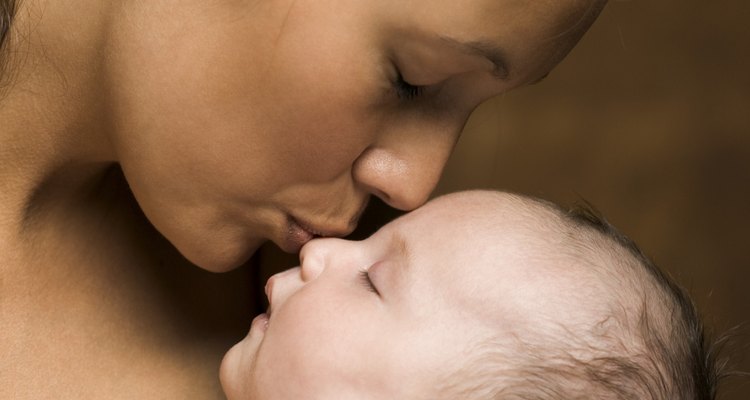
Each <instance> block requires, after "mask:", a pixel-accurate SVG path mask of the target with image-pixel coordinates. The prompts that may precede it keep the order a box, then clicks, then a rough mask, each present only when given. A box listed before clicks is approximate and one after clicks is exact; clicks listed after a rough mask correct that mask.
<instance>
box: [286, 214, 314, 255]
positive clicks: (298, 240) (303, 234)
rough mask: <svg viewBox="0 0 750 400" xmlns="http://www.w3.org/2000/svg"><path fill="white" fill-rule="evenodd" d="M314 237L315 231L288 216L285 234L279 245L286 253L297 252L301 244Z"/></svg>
mask: <svg viewBox="0 0 750 400" xmlns="http://www.w3.org/2000/svg"><path fill="white" fill-rule="evenodd" d="M314 237H315V233H313V232H310V231H309V230H307V229H305V228H303V227H302V225H300V224H299V223H298V222H297V220H296V219H294V218H293V217H289V218H288V221H287V231H286V236H285V237H284V241H283V243H282V244H281V245H280V246H279V247H281V250H284V251H285V252H287V253H298V252H299V250H300V249H301V248H302V246H304V244H305V243H307V242H309V241H311V240H312V239H313V238H314Z"/></svg>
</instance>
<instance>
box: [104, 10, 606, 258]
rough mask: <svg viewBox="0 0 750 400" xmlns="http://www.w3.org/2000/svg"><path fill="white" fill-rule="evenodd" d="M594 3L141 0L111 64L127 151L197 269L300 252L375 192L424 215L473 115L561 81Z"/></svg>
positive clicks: (126, 160) (131, 168) (120, 135)
mask: <svg viewBox="0 0 750 400" xmlns="http://www.w3.org/2000/svg"><path fill="white" fill-rule="evenodd" d="M593 1H594V0H549V1H523V0H469V1H462V2H456V1H448V0H437V1H436V0H430V1H427V0H424V1H420V0H418V1H408V2H403V1H396V0H392V1H391V0H383V1H351V0H296V1H294V0H275V1H272V0H260V1H229V0H215V1H210V2H206V1H198V0H189V1H177V0H171V1H164V2H157V3H153V2H135V3H136V4H133V5H132V9H129V10H127V17H124V18H119V19H118V20H117V22H116V23H115V27H114V29H113V30H112V32H113V34H112V38H113V40H112V45H111V54H110V55H109V57H108V60H109V61H108V63H107V65H105V66H104V67H103V68H106V69H107V71H109V72H111V75H110V76H111V79H110V80H109V82H107V83H106V84H107V85H108V86H107V90H108V93H109V94H110V95H111V97H110V98H111V101H112V105H113V106H112V108H111V109H112V117H113V120H114V126H113V127H112V132H113V133H112V135H111V136H112V138H111V139H112V144H113V147H114V148H115V152H116V154H117V157H118V160H119V161H120V162H121V165H122V167H123V170H124V172H125V175H126V176H127V178H128V181H129V183H130V185H131V187H132V189H133V193H134V194H135V196H136V198H137V199H138V202H139V204H140V205H141V207H142V208H143V210H144V212H145V213H146V215H147V216H148V217H149V219H150V220H151V221H152V223H153V224H154V225H155V226H156V227H157V229H159V230H160V231H161V232H162V233H163V234H164V235H165V236H166V237H167V238H168V239H169V240H170V241H171V242H172V243H173V244H174V245H175V246H176V247H177V248H178V249H179V250H180V251H181V252H182V253H183V254H184V255H185V256H186V257H187V258H188V259H190V260H191V261H193V262H194V263H196V264H198V265H200V266H202V267H204V268H206V269H209V270H214V271H224V270H228V269H231V268H233V267H236V266H237V265H240V264H241V263H242V262H244V261H245V260H246V259H247V258H248V257H249V256H250V255H252V253H253V252H254V251H255V250H256V248H257V247H258V246H259V245H260V244H262V243H263V242H265V241H266V240H272V241H273V242H275V243H276V244H277V245H279V247H281V248H282V249H284V250H286V251H289V252H294V251H297V250H298V249H299V248H300V247H301V245H302V244H304V243H305V242H306V241H308V240H309V239H311V238H312V237H313V236H320V235H323V236H340V235H345V234H347V233H349V232H350V231H351V230H352V229H353V228H354V226H355V225H356V222H357V219H358V217H359V215H360V213H361V211H362V210H363V208H364V206H365V204H366V202H367V199H368V197H369V196H370V195H373V194H374V195H376V196H379V197H381V198H382V199H383V200H384V201H386V202H387V203H389V204H390V205H391V206H393V207H396V208H400V209H405V210H407V209H412V208H414V207H416V206H418V205H420V204H422V203H423V202H424V201H425V200H426V199H427V197H428V195H429V194H430V192H431V191H432V189H433V187H434V186H435V184H436V183H437V181H438V178H439V176H440V173H441V171H442V168H443V166H444V164H445V162H446V160H447V158H448V156H449V154H450V152H451V150H452V148H453V146H454V144H455V142H456V140H457V138H458V136H459V133H460V131H461V129H462V127H463V125H464V122H465V121H466V119H467V118H468V116H469V114H470V113H471V111H472V110H473V109H474V108H476V107H477V105H479V104H480V103H481V102H482V101H484V100H486V99H487V98H489V97H491V96H494V95H496V94H499V93H502V92H504V91H507V90H509V89H511V88H514V87H517V86H520V85H523V84H526V83H529V82H533V81H535V80H538V79H539V78H541V77H542V76H544V75H545V74H546V73H547V72H548V71H549V70H550V69H551V68H552V67H553V66H554V65H555V64H557V62H559V60H560V59H561V58H562V57H563V56H564V55H565V54H566V53H567V52H568V51H569V50H570V48H571V47H572V46H573V45H574V44H575V42H577V40H578V39H579V38H580V36H581V35H582V34H583V32H585V30H586V29H587V28H588V26H589V24H590V22H591V20H593V17H594V16H595V14H596V12H593V11H591V8H590V7H591V3H592V2H593Z"/></svg>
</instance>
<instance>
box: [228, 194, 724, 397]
mask: <svg viewBox="0 0 750 400" xmlns="http://www.w3.org/2000/svg"><path fill="white" fill-rule="evenodd" d="M300 261H301V267H298V268H294V269H291V270H288V271H286V272H282V273H280V274H277V275H275V276H274V277H272V278H271V279H270V280H269V281H268V284H267V287H266V293H267V295H268V298H269V301H270V308H269V312H268V317H266V316H265V314H264V315H261V316H259V317H258V318H256V319H255V320H254V321H253V324H252V328H251V329H250V333H249V334H248V336H247V337H246V338H245V339H244V340H243V341H242V342H240V343H239V344H237V345H236V346H234V347H233V348H232V349H231V350H230V351H229V352H228V353H227V355H226V356H225V358H224V361H223V363H222V370H221V378H222V383H223V386H224V389H225V390H226V393H227V395H228V397H229V398H230V399H231V400H239V399H281V400H283V399H302V398H304V399H334V398H341V399H455V398H462V399H496V398H504V399H571V398H597V399H631V398H637V399H703V398H710V393H711V392H712V391H713V388H712V386H713V380H712V378H711V377H712V374H713V369H712V367H711V363H710V362H709V361H710V360H707V358H708V355H707V352H706V349H705V348H704V343H703V336H702V330H701V326H700V323H699V321H698V319H697V317H696V313H695V309H694V307H693V306H692V303H691V302H690V301H689V299H688V298H687V297H686V296H685V294H684V293H683V292H682V291H681V290H680V289H679V288H677V287H676V286H675V285H674V284H673V283H672V282H671V281H669V280H668V279H667V278H666V277H665V276H664V275H663V274H662V273H661V272H659V271H658V270H657V269H656V268H654V267H653V266H652V265H651V263H650V262H649V261H648V260H647V259H646V258H645V257H643V256H642V254H641V253H640V252H639V251H638V250H637V248H635V247H634V246H633V245H632V243H631V242H630V241H629V240H627V239H626V238H624V237H623V236H622V235H621V234H619V233H617V232H616V231H614V230H613V229H612V228H611V227H610V226H609V225H607V224H606V223H603V222H601V221H600V220H599V219H597V218H596V217H595V216H594V215H593V214H591V213H579V214H575V213H566V212H564V211H562V210H561V209H559V208H557V207H556V206H554V205H552V204H549V203H546V202H543V201H539V200H534V199H530V198H526V197H521V196H517V195H511V194H506V193H497V192H465V193H459V194H453V195H448V196H444V197H441V198H438V199H436V200H434V201H432V202H430V203H428V204H427V205H426V206H424V207H422V208H420V209H418V210H416V211H414V212H412V213H410V214H407V215H405V216H403V217H401V218H399V219H397V220H395V221H393V222H391V223H389V224H387V225H386V226H384V227H383V228H382V229H380V230H379V231H378V232H377V233H375V234H374V235H372V236H371V237H370V238H368V239H366V240H364V241H346V240H341V239H320V240H314V241H312V242H310V243H309V244H307V245H306V246H305V247H304V248H303V249H302V253H301V256H300Z"/></svg>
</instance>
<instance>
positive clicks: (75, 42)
mask: <svg viewBox="0 0 750 400" xmlns="http://www.w3.org/2000/svg"><path fill="white" fill-rule="evenodd" d="M70 3H71V2H59V1H54V0H26V1H23V2H20V3H19V8H18V11H17V13H16V16H15V19H14V20H13V23H12V27H11V35H10V37H9V43H7V46H6V49H5V50H6V51H5V54H4V55H3V56H4V57H8V58H7V64H6V68H5V74H7V76H6V82H9V85H8V87H7V88H6V90H5V93H4V95H3V97H2V98H0V121H2V124H0V143H2V146H0V185H2V190H1V191H0V225H2V226H0V228H2V230H6V231H7V229H8V228H11V229H13V228H20V226H21V224H22V223H23V221H25V220H29V219H30V218H32V217H33V215H29V213H34V212H36V210H40V209H43V204H37V203H35V202H38V201H40V200H41V199H43V198H56V199H60V198H65V197H69V196H77V195H78V194H77V191H78V189H79V188H82V187H85V186H86V185H88V184H90V182H88V181H89V178H90V177H92V176H96V175H97V174H100V173H101V171H102V170H103V168H105V166H106V165H107V163H111V162H112V161H113V160H114V156H113V154H112V153H111V150H110V146H109V143H108V139H107V132H108V130H109V129H111V127H110V126H108V121H107V96H106V92H107V90H106V87H107V85H106V79H104V74H103V72H104V71H103V68H102V67H101V66H102V62H101V60H102V59H103V56H104V54H105V53H104V50H103V49H104V44H105V41H106V38H107V35H106V29H105V28H106V25H105V24H106V21H107V10H106V9H105V8H106V7H108V4H109V3H110V2H102V1H91V0H77V1H75V3H76V4H70ZM82 15H86V18H81V16H82ZM82 185H83V186H82ZM40 193H45V194H47V195H46V196H39V194H40ZM8 225H10V226H8ZM14 225H15V226H14Z"/></svg>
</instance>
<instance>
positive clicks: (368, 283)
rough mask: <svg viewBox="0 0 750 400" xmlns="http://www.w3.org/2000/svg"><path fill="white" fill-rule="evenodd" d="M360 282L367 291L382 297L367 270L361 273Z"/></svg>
mask: <svg viewBox="0 0 750 400" xmlns="http://www.w3.org/2000/svg"><path fill="white" fill-rule="evenodd" d="M359 282H360V283H361V284H362V285H363V286H364V287H365V289H367V290H369V291H371V292H373V293H375V294H377V295H378V296H380V292H379V291H378V288H376V287H375V285H374V284H373V283H372V279H370V274H369V273H368V272H367V270H366V269H363V270H361V271H359Z"/></svg>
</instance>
